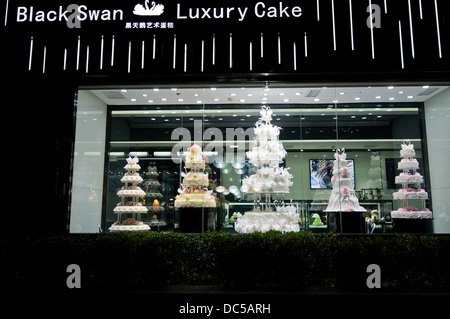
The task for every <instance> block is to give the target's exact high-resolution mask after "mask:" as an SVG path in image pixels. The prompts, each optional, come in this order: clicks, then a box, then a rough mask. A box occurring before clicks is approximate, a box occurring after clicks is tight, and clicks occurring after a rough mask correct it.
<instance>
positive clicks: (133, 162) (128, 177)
mask: <svg viewBox="0 0 450 319" xmlns="http://www.w3.org/2000/svg"><path fill="white" fill-rule="evenodd" d="M138 163H139V159H138V157H137V156H135V155H134V154H133V153H130V154H129V156H128V158H127V164H126V165H125V167H124V168H125V170H126V173H125V175H124V176H123V177H122V178H121V180H120V181H121V182H122V183H124V184H125V186H123V187H122V188H121V189H120V190H119V191H118V192H117V196H119V197H120V202H119V203H118V204H117V206H116V207H115V208H114V213H115V214H117V221H116V222H115V223H114V224H112V225H111V227H110V228H109V231H110V232H112V233H119V232H125V231H132V232H141V231H148V230H150V226H148V225H146V224H144V223H143V222H142V221H141V215H142V214H146V213H147V211H148V210H147V208H146V207H145V206H144V205H143V204H142V202H140V199H141V198H143V197H144V196H145V192H144V191H143V190H142V189H141V188H140V187H139V186H138V185H139V184H141V183H142V182H143V179H142V177H141V176H140V175H139V173H138V171H139V170H140V169H141V167H140V165H139V164H138ZM124 216H127V217H128V218H126V219H125V220H124Z"/></svg>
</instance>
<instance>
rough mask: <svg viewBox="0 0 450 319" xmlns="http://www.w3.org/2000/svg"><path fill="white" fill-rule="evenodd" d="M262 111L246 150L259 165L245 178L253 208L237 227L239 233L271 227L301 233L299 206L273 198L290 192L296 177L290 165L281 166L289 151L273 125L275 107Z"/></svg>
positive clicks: (246, 189) (238, 221) (243, 183)
mask: <svg viewBox="0 0 450 319" xmlns="http://www.w3.org/2000/svg"><path fill="white" fill-rule="evenodd" d="M260 114H261V118H260V119H259V120H258V122H256V123H255V139H254V141H253V147H252V148H251V150H250V151H248V152H247V153H246V156H247V158H248V159H249V162H250V163H252V164H253V165H255V166H256V167H257V169H256V173H255V174H253V175H251V176H249V177H247V178H245V179H244V180H243V181H242V191H243V192H244V193H247V194H253V196H254V207H253V210H252V211H250V212H246V213H245V214H244V216H242V217H240V218H238V220H237V222H236V223H235V230H236V231H237V232H239V233H252V232H255V231H260V232H266V231H269V230H281V231H294V232H298V231H299V230H300V228H299V225H298V218H299V214H298V213H297V209H296V206H294V205H292V203H291V204H288V205H286V204H285V203H284V199H282V198H281V199H279V198H277V199H276V200H275V201H274V202H272V199H271V197H272V195H274V194H275V195H280V196H284V194H289V187H290V186H292V181H291V179H292V177H293V176H292V175H291V174H290V173H289V172H288V170H289V168H285V167H279V164H280V163H281V162H282V160H283V158H284V157H285V156H286V154H287V153H286V150H285V149H284V147H283V143H281V142H280V141H279V139H278V137H279V135H280V128H279V127H278V126H275V125H273V124H271V121H272V110H271V109H270V107H267V106H264V107H263V108H262V110H261V112H260ZM262 196H265V205H264V206H263V207H262V209H261V206H260V205H259V204H258V205H256V204H257V201H258V202H259V201H260V200H261V197H262ZM291 201H292V200H291Z"/></svg>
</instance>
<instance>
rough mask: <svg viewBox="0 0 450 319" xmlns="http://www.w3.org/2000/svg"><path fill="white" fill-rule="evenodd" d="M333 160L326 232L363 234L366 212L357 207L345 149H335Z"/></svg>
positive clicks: (357, 203)
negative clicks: (331, 187)
mask: <svg viewBox="0 0 450 319" xmlns="http://www.w3.org/2000/svg"><path fill="white" fill-rule="evenodd" d="M334 158H335V160H334V161H333V177H331V182H332V184H333V190H332V191H331V195H330V200H329V202H328V206H327V208H326V209H325V212H326V213H327V224H328V230H329V231H331V232H336V233H364V232H365V213H366V212H367V210H366V209H365V208H364V207H362V206H360V205H359V200H358V198H357V197H356V193H355V189H354V187H353V178H352V176H351V174H350V169H349V167H348V161H347V154H346V153H345V149H337V150H336V153H335V154H334Z"/></svg>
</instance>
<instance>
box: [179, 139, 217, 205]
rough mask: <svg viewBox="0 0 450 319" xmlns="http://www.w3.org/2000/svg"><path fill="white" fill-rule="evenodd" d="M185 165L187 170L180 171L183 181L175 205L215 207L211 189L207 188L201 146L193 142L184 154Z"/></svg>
mask: <svg viewBox="0 0 450 319" xmlns="http://www.w3.org/2000/svg"><path fill="white" fill-rule="evenodd" d="M185 167H186V168H188V169H190V171H189V172H183V173H181V176H182V177H183V181H182V182H181V187H180V188H179V189H178V193H179V195H177V196H176V197H175V207H216V200H215V197H214V196H213V195H212V190H208V189H207V186H208V184H209V179H208V173H205V172H204V170H205V160H204V159H203V157H202V148H201V147H200V146H199V145H197V144H193V145H192V146H191V147H190V148H189V150H188V153H187V155H186V162H185Z"/></svg>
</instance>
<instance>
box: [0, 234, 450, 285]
mask: <svg viewBox="0 0 450 319" xmlns="http://www.w3.org/2000/svg"><path fill="white" fill-rule="evenodd" d="M0 247H1V258H2V276H1V277H0V280H1V282H0V284H2V286H15V287H16V288H17V287H22V288H42V287H48V288H52V289H66V278H67V276H68V273H67V272H66V268H67V266H68V265H70V264H77V265H79V266H80V268H81V280H82V288H86V289H155V288H159V287H165V286H170V285H220V286H226V287H227V286H228V287H246V288H283V289H288V288H293V289H301V288H304V287H322V288H330V287H343V288H363V287H364V288H365V287H366V279H367V276H368V275H369V274H368V273H366V268H367V266H368V265H370V264H378V265H379V266H380V268H381V280H382V284H383V287H391V288H401V289H405V288H439V289H445V288H449V287H450V237H449V236H431V235H430V236H414V235H392V236H342V235H337V234H324V235H312V234H311V233H286V234H283V233H281V232H276V231H270V232H267V233H264V234H262V233H254V234H245V235H244V234H238V235H232V234H229V233H222V232H207V233H204V234H181V233H173V232H166V233H160V232H146V233H123V234H115V235H99V234H84V235H66V236H55V237H46V238H39V239H33V238H26V239H21V240H20V241H5V240H4V241H2V242H1V243H0Z"/></svg>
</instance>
